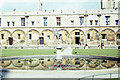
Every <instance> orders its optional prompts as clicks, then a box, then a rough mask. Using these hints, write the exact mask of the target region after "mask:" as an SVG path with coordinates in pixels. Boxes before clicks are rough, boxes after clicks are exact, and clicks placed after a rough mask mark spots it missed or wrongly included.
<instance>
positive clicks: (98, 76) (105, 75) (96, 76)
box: [79, 73, 120, 80]
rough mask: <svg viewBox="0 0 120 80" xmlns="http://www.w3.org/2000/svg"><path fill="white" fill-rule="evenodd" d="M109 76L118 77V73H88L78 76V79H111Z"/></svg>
mask: <svg viewBox="0 0 120 80" xmlns="http://www.w3.org/2000/svg"><path fill="white" fill-rule="evenodd" d="M111 78H120V77H119V73H106V74H97V75H90V76H85V77H82V78H80V79H79V80H87V79H89V80H95V79H97V80H98V79H99V80H102V79H111Z"/></svg>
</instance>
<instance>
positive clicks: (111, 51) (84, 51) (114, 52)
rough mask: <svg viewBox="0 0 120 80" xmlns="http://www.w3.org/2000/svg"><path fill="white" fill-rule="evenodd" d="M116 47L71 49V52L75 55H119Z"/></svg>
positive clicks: (119, 51)
mask: <svg viewBox="0 0 120 80" xmlns="http://www.w3.org/2000/svg"><path fill="white" fill-rule="evenodd" d="M118 53H120V50H118V49H73V51H72V54H77V55H95V56H111V57H112V56H113V57H118V56H120V54H119V55H118Z"/></svg>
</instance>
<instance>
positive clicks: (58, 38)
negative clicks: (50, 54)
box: [53, 29, 62, 60]
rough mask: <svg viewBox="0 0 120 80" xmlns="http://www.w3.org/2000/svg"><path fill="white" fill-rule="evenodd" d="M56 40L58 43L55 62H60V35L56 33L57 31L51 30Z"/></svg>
mask: <svg viewBox="0 0 120 80" xmlns="http://www.w3.org/2000/svg"><path fill="white" fill-rule="evenodd" d="M53 32H54V34H55V36H56V38H57V41H58V45H57V57H56V59H57V60H61V59H62V47H61V45H60V44H61V42H60V40H61V35H60V34H59V33H58V31H57V29H56V30H53Z"/></svg>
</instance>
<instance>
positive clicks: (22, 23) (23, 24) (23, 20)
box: [21, 18, 25, 26]
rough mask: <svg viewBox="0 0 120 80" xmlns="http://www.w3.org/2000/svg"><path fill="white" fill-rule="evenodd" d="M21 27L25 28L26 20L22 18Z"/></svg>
mask: <svg viewBox="0 0 120 80" xmlns="http://www.w3.org/2000/svg"><path fill="white" fill-rule="evenodd" d="M21 26H25V18H21Z"/></svg>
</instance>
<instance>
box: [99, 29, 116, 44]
mask: <svg viewBox="0 0 120 80" xmlns="http://www.w3.org/2000/svg"><path fill="white" fill-rule="evenodd" d="M101 38H102V43H104V44H105V45H114V44H115V42H114V41H115V32H114V30H112V29H109V28H107V29H104V30H102V32H101Z"/></svg>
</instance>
